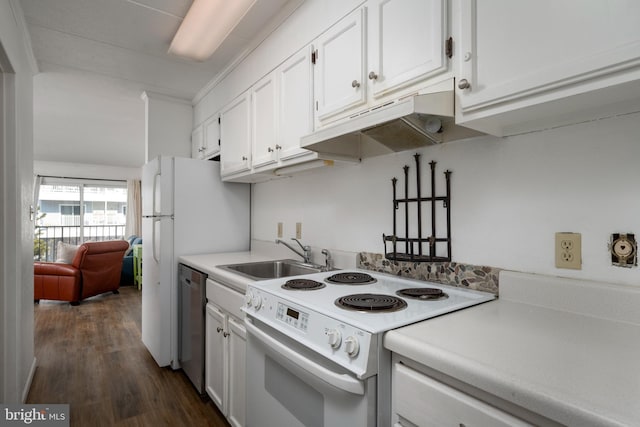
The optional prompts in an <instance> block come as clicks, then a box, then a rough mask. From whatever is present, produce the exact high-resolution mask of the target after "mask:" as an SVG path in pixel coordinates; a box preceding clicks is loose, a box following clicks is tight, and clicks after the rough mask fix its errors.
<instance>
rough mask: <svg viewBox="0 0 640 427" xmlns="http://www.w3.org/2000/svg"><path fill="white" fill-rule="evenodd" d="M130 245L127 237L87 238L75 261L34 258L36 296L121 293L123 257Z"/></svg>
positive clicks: (72, 298) (59, 297)
mask: <svg viewBox="0 0 640 427" xmlns="http://www.w3.org/2000/svg"><path fill="white" fill-rule="evenodd" d="M128 248H129V244H128V243H127V242H126V241H124V240H109V241H104V242H86V243H83V244H81V245H80V246H79V248H78V251H77V252H76V255H75V257H74V258H73V261H72V262H71V264H64V263H58V262H34V263H33V269H34V276H33V292H34V295H33V299H34V301H35V302H39V301H40V300H41V299H50V300H59V301H69V302H70V303H71V304H72V305H77V304H79V303H80V301H81V300H83V299H85V298H89V297H92V296H94V295H98V294H101V293H104V292H110V291H111V292H113V293H118V288H119V287H120V273H121V272H122V258H123V256H124V253H125V252H126V250H127V249H128Z"/></svg>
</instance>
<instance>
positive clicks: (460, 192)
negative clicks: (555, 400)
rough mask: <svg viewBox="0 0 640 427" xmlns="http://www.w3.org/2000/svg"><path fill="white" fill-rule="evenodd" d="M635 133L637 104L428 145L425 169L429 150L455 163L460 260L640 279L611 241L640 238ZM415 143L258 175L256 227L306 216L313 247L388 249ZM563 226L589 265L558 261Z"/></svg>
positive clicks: (290, 230) (442, 163)
mask: <svg viewBox="0 0 640 427" xmlns="http://www.w3.org/2000/svg"><path fill="white" fill-rule="evenodd" d="M638 135H640V113H636V114H630V115H626V116H621V117H614V118H609V119H602V120H597V121H593V122H588V123H582V124H577V125H572V126H567V127H562V128H557V129H553V130H547V131H543V132H536V133H530V134H525V135H519V136H513V137H509V138H504V139H499V138H495V137H489V136H487V137H479V138H475V139H472V140H466V141H458V142H452V143H448V144H444V145H441V146H432V147H427V148H424V149H422V150H420V153H421V154H422V164H423V175H424V174H426V173H427V170H428V165H427V163H428V162H429V161H430V160H436V161H437V162H438V165H437V168H438V173H437V175H439V174H440V172H442V171H444V170H445V169H450V170H452V171H453V174H452V177H451V187H452V207H451V213H452V236H453V242H452V246H453V247H452V253H453V261H457V262H465V263H471V264H481V265H490V266H493V267H500V268H506V269H513V270H519V271H526V272H533V273H543V274H551V275H558V276H567V277H579V278H589V279H595V280H604V281H610V282H617V283H627V284H632V285H636V286H640V282H639V281H638V277H639V276H638V268H637V267H636V268H632V269H627V268H620V267H613V266H611V264H610V256H609V254H608V250H607V243H608V241H609V237H610V234H611V233H614V232H632V233H635V234H636V236H637V237H638V238H640V199H639V198H638V189H637V186H638V184H640V167H638V159H640V141H638ZM413 154H414V151H407V152H403V153H396V154H392V155H388V156H383V157H377V158H371V159H366V160H365V161H363V162H362V163H361V164H358V165H354V166H345V167H340V168H338V167H334V168H327V169H323V170H319V171H316V172H308V173H306V174H304V175H299V176H294V177H293V178H287V179H281V180H275V181H270V182H266V183H261V184H255V185H254V189H253V218H252V226H253V230H252V232H253V238H254V239H257V240H263V241H273V239H275V237H276V224H277V222H279V221H280V222H284V228H285V229H284V236H285V237H290V236H293V235H294V234H295V223H296V222H302V223H303V241H304V243H306V244H310V245H312V246H313V247H314V250H315V249H316V248H318V249H319V248H329V249H332V250H344V251H352V252H359V251H370V252H376V253H382V252H383V245H382V239H381V236H382V233H386V234H391V232H392V209H391V200H392V193H391V182H390V179H391V178H392V177H394V176H396V177H398V178H399V179H401V178H402V176H403V173H402V166H403V165H405V164H408V165H410V166H411V167H413V164H414V160H413ZM412 171H413V169H412V170H411V172H410V176H411V177H413V176H414V175H412V173H413V172H412ZM438 179H440V177H438ZM400 182H402V180H400ZM424 182H428V180H426V181H425V180H423V188H424ZM411 183H412V184H413V182H411ZM399 188H402V187H400V184H399ZM558 231H572V232H579V233H582V257H583V266H582V270H580V271H574V270H566V269H556V268H555V265H554V233H555V232H558ZM316 252H318V250H316Z"/></svg>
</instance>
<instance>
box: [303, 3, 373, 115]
mask: <svg viewBox="0 0 640 427" xmlns="http://www.w3.org/2000/svg"><path fill="white" fill-rule="evenodd" d="M365 10H366V9H365V8H361V9H358V10H356V11H355V12H353V13H351V14H350V15H348V16H347V17H345V18H344V19H342V20H341V21H340V22H338V23H337V24H335V25H334V26H333V27H331V28H330V29H329V30H328V31H327V32H325V33H324V34H323V35H322V36H320V37H319V38H318V39H317V40H316V41H315V42H314V47H315V52H314V55H315V72H314V75H315V76H314V77H315V91H314V92H315V100H316V116H317V117H318V119H319V120H320V121H324V120H327V119H329V118H331V117H332V116H335V115H336V114H339V113H340V112H343V111H345V110H348V109H352V108H354V107H357V106H360V105H363V104H364V103H365V102H366V100H367V86H366V84H365V75H364V70H365V65H366V63H365V34H364V29H365V28H366V27H365Z"/></svg>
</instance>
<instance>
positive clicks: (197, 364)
mask: <svg viewBox="0 0 640 427" xmlns="http://www.w3.org/2000/svg"><path fill="white" fill-rule="evenodd" d="M206 281H207V275H206V274H205V273H202V272H200V271H197V270H194V269H192V268H189V267H187V266H186V265H184V264H178V283H179V286H180V338H179V339H180V348H179V350H178V359H179V360H180V366H181V367H182V370H183V371H184V372H185V374H187V376H188V377H189V379H190V380H191V382H192V383H193V385H194V387H195V388H196V390H197V391H198V393H200V394H204V392H205V389H204V339H205V330H204V328H205V320H204V319H205V318H204V316H205V306H206V304H207V298H206V295H205V293H206Z"/></svg>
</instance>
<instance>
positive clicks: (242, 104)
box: [220, 90, 251, 177]
mask: <svg viewBox="0 0 640 427" xmlns="http://www.w3.org/2000/svg"><path fill="white" fill-rule="evenodd" d="M250 106H251V93H250V91H248V90H247V91H246V92H245V93H243V94H242V95H240V96H239V97H237V98H236V99H234V100H233V101H231V102H230V103H229V104H227V106H226V107H224V108H223V109H222V110H221V111H220V174H221V175H222V176H223V177H224V176H229V175H232V174H235V173H240V172H245V171H248V170H250V168H251V120H250V117H251V108H250Z"/></svg>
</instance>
